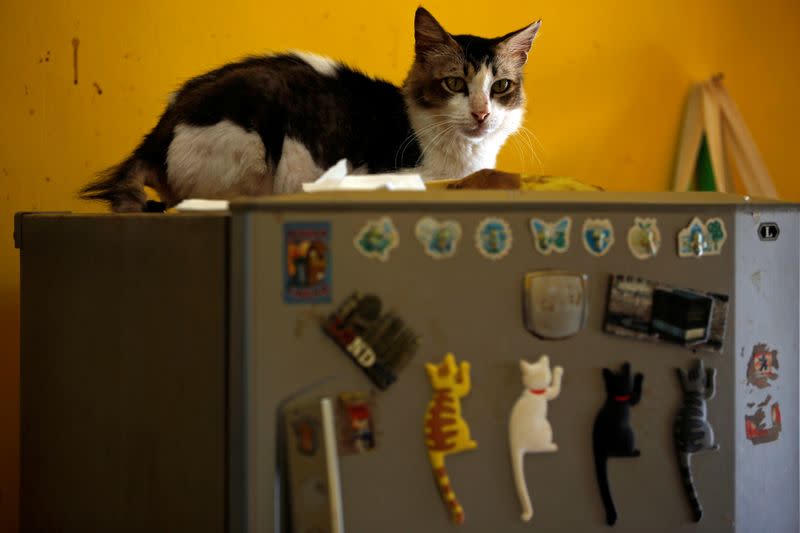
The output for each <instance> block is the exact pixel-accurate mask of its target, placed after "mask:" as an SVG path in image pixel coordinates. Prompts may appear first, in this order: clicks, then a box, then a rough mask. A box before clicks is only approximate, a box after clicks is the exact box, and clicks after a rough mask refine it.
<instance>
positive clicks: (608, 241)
mask: <svg viewBox="0 0 800 533" xmlns="http://www.w3.org/2000/svg"><path fill="white" fill-rule="evenodd" d="M581 236H582V237H583V246H584V248H586V251H587V252H589V253H590V254H592V255H593V256H595V257H601V256H604V255H606V254H607V253H608V251H609V250H610V249H611V246H613V244H614V226H612V225H611V221H610V220H609V219H607V218H587V219H586V220H585V221H584V223H583V228H582V229H581Z"/></svg>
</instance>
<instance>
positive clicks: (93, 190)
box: [78, 106, 179, 213]
mask: <svg viewBox="0 0 800 533" xmlns="http://www.w3.org/2000/svg"><path fill="white" fill-rule="evenodd" d="M174 122H175V118H174V113H173V112H172V107H171V106H170V107H168V108H167V111H166V112H165V113H164V114H163V115H162V116H161V118H160V119H159V121H158V124H157V125H156V127H155V128H153V130H152V131H150V133H148V134H147V135H145V137H144V139H142V142H141V143H140V144H139V146H138V147H137V148H136V150H134V152H133V155H131V156H130V157H129V158H128V159H126V160H125V161H123V162H122V163H120V164H119V165H116V166H113V167H111V168H109V169H107V170H105V171H103V172H101V173H100V174H98V176H97V179H96V180H95V181H93V182H91V183H89V184H88V185H86V186H85V187H83V188H82V189H81V190H80V192H79V194H78V196H79V197H80V198H82V199H84V200H99V201H101V202H106V203H107V204H108V205H109V207H110V208H111V210H112V211H114V212H116V213H136V212H142V211H152V210H160V211H163V207H166V206H172V205H174V204H176V203H177V201H178V200H179V199H178V198H177V197H176V196H175V194H174V193H173V191H172V190H171V188H170V187H169V186H168V184H167V172H166V160H167V150H168V149H169V145H170V143H171V142H172V137H173V129H174V128H173V126H174ZM145 187H152V188H153V189H155V190H156V191H157V192H158V194H159V196H160V197H161V201H162V202H164V204H162V208H161V209H158V208H157V207H156V208H154V205H155V204H158V202H152V201H150V202H148V200H147V193H146V192H145V190H144V188H145Z"/></svg>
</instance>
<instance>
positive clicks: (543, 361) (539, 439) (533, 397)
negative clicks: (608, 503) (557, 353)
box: [508, 355, 564, 522]
mask: <svg viewBox="0 0 800 533" xmlns="http://www.w3.org/2000/svg"><path fill="white" fill-rule="evenodd" d="M519 369H520V372H521V373H522V383H523V385H525V389H524V390H523V391H522V394H521V395H520V397H519V399H517V402H516V403H515V404H514V407H513V408H512V409H511V417H510V419H509V422H508V443H509V446H510V450H511V467H512V470H513V472H514V483H515V485H516V487H517V496H519V502H520V505H521V506H522V516H521V518H522V520H524V521H525V522H527V521H529V520H530V519H531V518H533V505H532V504H531V498H530V494H529V493H528V486H527V484H526V483H525V471H524V457H525V454H526V453H543V452H555V451H557V450H558V446H557V445H556V444H555V443H554V442H553V429H552V428H551V427H550V422H548V420H547V402H548V401H550V400H554V399H556V398H558V395H559V394H560V393H561V377H562V376H563V375H564V369H563V368H561V367H560V366H557V367H555V368H553V371H552V374H551V372H550V358H549V357H548V356H546V355H542V356H541V357H540V358H539V360H538V361H537V362H535V363H528V362H527V361H524V360H522V361H520V362H519Z"/></svg>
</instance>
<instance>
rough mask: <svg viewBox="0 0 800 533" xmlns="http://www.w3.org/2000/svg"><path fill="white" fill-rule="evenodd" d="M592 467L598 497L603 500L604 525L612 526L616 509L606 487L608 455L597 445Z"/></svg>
mask: <svg viewBox="0 0 800 533" xmlns="http://www.w3.org/2000/svg"><path fill="white" fill-rule="evenodd" d="M594 467H595V471H596V472H597V485H598V487H599V488H600V497H601V498H602V499H603V507H605V510H606V523H607V524H608V525H609V526H613V525H614V524H615V523H616V522H617V509H616V508H615V507H614V500H613V499H612V498H611V490H610V489H609V487H608V455H607V454H606V453H605V451H604V450H602V449H600V446H599V445H598V444H597V443H595V444H594Z"/></svg>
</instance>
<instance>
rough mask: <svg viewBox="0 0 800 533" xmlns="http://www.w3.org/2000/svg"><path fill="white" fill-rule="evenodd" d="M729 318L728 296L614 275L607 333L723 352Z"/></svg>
mask: <svg viewBox="0 0 800 533" xmlns="http://www.w3.org/2000/svg"><path fill="white" fill-rule="evenodd" d="M727 316H728V297H727V296H726V295H723V294H716V293H710V292H702V291H696V290H691V289H681V288H675V287H671V286H669V285H665V284H662V283H657V282H654V281H649V280H646V279H643V278H638V277H634V276H622V275H613V276H611V286H610V289H609V296H608V305H607V307H606V316H605V321H604V324H603V330H604V331H605V332H606V333H611V334H613V335H619V336H621V337H632V338H637V339H642V340H651V341H669V342H675V343H679V344H682V345H684V346H686V347H688V348H692V349H702V350H708V351H714V352H719V351H721V350H722V343H723V341H724V339H725V328H726V325H727Z"/></svg>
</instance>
